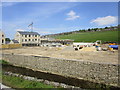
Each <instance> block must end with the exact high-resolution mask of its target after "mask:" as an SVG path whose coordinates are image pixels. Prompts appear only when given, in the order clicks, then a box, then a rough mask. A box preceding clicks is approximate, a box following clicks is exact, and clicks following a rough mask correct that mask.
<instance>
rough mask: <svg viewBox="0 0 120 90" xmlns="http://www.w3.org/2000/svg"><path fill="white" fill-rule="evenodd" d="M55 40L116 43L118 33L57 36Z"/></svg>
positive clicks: (84, 33)
mask: <svg viewBox="0 0 120 90" xmlns="http://www.w3.org/2000/svg"><path fill="white" fill-rule="evenodd" d="M54 38H56V39H72V40H74V42H95V41H97V40H102V42H105V41H116V42H118V31H103V32H81V33H74V34H69V35H58V36H55V37H54Z"/></svg>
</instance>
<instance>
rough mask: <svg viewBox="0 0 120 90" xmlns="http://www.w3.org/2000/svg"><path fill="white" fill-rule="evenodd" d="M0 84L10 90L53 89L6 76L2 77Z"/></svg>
mask: <svg viewBox="0 0 120 90" xmlns="http://www.w3.org/2000/svg"><path fill="white" fill-rule="evenodd" d="M2 82H3V84H5V85H7V86H10V87H12V88H54V87H53V86H51V85H45V84H43V83H40V82H36V81H29V80H24V79H22V78H20V77H15V76H8V75H3V76H2Z"/></svg>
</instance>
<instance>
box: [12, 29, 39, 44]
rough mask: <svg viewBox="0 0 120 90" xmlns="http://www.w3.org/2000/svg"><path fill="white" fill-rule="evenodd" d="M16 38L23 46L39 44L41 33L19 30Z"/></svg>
mask: <svg viewBox="0 0 120 90" xmlns="http://www.w3.org/2000/svg"><path fill="white" fill-rule="evenodd" d="M14 40H17V41H18V42H19V44H22V46H39V45H40V34H39V33H37V32H28V31H17V33H16V34H15V39H14Z"/></svg>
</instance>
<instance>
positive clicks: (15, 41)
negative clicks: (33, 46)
mask: <svg viewBox="0 0 120 90" xmlns="http://www.w3.org/2000/svg"><path fill="white" fill-rule="evenodd" d="M11 41H13V42H14V43H19V42H18V41H17V40H14V39H13V40H11Z"/></svg>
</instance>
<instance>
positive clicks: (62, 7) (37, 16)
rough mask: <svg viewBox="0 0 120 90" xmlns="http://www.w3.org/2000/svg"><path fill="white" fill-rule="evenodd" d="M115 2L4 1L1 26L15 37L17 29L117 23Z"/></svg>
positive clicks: (63, 28)
mask: <svg viewBox="0 0 120 90" xmlns="http://www.w3.org/2000/svg"><path fill="white" fill-rule="evenodd" d="M117 17H118V3H117V2H6V3H5V2H3V3H2V29H3V30H4V33H5V34H6V36H7V37H10V38H14V34H15V33H16V31H18V30H21V31H23V30H26V31H30V29H29V28H28V25H29V24H31V22H33V26H34V31H37V32H39V33H40V34H42V35H44V34H52V33H60V32H68V31H73V30H79V29H88V28H97V27H106V26H115V25H117Z"/></svg>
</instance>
